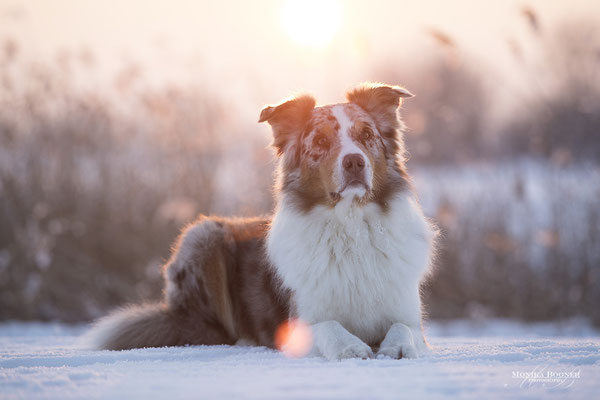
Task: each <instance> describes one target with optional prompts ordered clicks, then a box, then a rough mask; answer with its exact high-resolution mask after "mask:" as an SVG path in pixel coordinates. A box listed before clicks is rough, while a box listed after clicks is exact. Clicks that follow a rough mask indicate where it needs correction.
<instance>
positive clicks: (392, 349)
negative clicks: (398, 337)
mask: <svg viewBox="0 0 600 400" xmlns="http://www.w3.org/2000/svg"><path fill="white" fill-rule="evenodd" d="M377 356H378V357H379V356H384V357H390V358H393V359H399V358H417V357H419V352H418V351H417V348H416V347H415V346H414V345H412V344H410V343H405V344H400V345H396V346H389V347H384V348H381V349H379V351H378V352H377Z"/></svg>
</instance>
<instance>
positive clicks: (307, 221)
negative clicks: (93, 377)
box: [90, 83, 435, 360]
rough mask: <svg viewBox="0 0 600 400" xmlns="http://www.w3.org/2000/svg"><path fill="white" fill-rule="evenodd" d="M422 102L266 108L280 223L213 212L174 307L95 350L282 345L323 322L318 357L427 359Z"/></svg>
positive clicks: (169, 301)
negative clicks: (417, 113) (418, 134)
mask: <svg viewBox="0 0 600 400" xmlns="http://www.w3.org/2000/svg"><path fill="white" fill-rule="evenodd" d="M411 96H412V94H411V93H410V92H409V91H408V90H406V89H404V88H402V87H400V86H389V85H384V84H373V83H367V84H362V85H360V86H358V87H356V88H354V89H352V90H351V91H349V92H348V93H347V95H346V98H347V102H344V103H339V104H332V105H324V106H318V107H317V106H316V102H315V99H314V98H313V97H312V96H310V95H301V96H297V97H294V98H291V99H288V100H287V101H284V102H282V103H280V104H279V105H274V106H267V107H265V108H264V109H263V110H262V112H261V114H260V118H259V122H263V121H267V122H268V123H269V124H270V125H271V127H272V131H273V147H274V148H275V150H276V152H277V155H278V157H279V165H278V172H277V184H276V190H275V192H276V195H275V196H276V208H275V212H274V214H273V215H272V217H270V218H266V219H263V218H257V219H231V218H218V217H205V216H202V217H200V218H199V219H198V220H197V221H196V222H195V223H193V224H192V225H190V226H188V227H187V228H186V229H185V230H184V232H183V233H182V234H181V236H180V237H179V239H178V240H177V242H176V244H175V246H174V249H173V252H172V256H171V258H170V259H169V261H168V262H167V263H166V265H165V267H164V278H165V282H166V286H165V293H164V301H163V302H161V303H159V304H146V305H138V306H130V307H128V308H124V309H121V310H118V311H116V312H114V313H113V314H110V315H108V316H107V317H105V318H103V319H101V320H100V321H98V322H97V323H96V325H95V326H94V328H93V329H92V331H91V335H90V336H91V338H92V339H93V340H94V343H95V346H96V347H97V348H101V349H113V350H120V349H130V348H137V347H161V346H181V345H187V344H189V345H196V344H205V345H216V344H230V345H233V344H244V345H257V346H268V347H275V342H274V336H275V331H276V329H277V327H278V326H280V325H281V324H283V323H285V322H286V321H288V320H290V319H292V320H298V321H303V322H304V324H306V325H305V326H308V327H310V333H311V335H312V341H311V343H312V344H311V346H310V353H309V354H312V355H322V356H324V357H326V358H327V359H330V360H339V359H344V358H353V357H358V358H370V357H374V356H378V355H381V356H388V357H392V358H402V357H406V358H413V357H418V356H419V355H420V354H422V353H423V352H426V351H427V350H428V345H427V342H426V340H425V338H424V335H423V330H422V306H421V298H420V286H421V283H422V282H423V280H424V279H425V278H426V277H427V275H428V273H429V271H430V266H431V255H432V248H433V241H434V237H435V229H434V228H433V227H432V225H431V224H430V223H429V222H428V221H427V219H426V218H425V217H424V216H423V212H422V210H421V207H420V206H419V203H418V201H417V199H416V196H415V194H414V192H413V190H412V188H411V182H410V179H409V177H408V175H407V172H406V167H405V159H404V146H403V141H402V131H403V128H404V125H403V123H402V122H401V120H400V119H399V116H398V109H399V107H400V105H401V103H402V100H403V98H406V97H411Z"/></svg>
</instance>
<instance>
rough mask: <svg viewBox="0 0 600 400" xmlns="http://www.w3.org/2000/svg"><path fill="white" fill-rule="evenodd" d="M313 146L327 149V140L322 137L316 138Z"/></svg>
mask: <svg viewBox="0 0 600 400" xmlns="http://www.w3.org/2000/svg"><path fill="white" fill-rule="evenodd" d="M315 144H316V145H317V146H319V147H327V146H328V145H329V140H327V138H326V137H325V136H323V135H320V136H317V137H316V138H315Z"/></svg>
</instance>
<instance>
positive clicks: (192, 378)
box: [0, 319, 600, 399]
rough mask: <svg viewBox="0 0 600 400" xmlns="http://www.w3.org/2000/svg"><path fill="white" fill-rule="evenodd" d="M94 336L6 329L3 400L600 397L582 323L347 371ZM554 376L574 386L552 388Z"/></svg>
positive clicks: (594, 348)
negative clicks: (100, 340) (93, 339)
mask: <svg viewBox="0 0 600 400" xmlns="http://www.w3.org/2000/svg"><path fill="white" fill-rule="evenodd" d="M85 329H86V327H85V326H74V327H73V326H67V325H61V324H44V323H19V322H9V323H2V324H0V398H3V399H4V398H6V399H13V398H14V399H17V398H27V399H37V398H39V399H71V398H79V399H83V398H85V399H108V398H127V399H130V398H133V399H147V398H169V399H186V398H202V399H211V398H241V399H305V398H319V399H364V398H369V399H372V398H381V399H397V398H473V399H481V398H503V397H511V398H524V399H529V398H531V399H536V398H540V397H544V398H545V397H548V398H560V399H563V398H593V397H594V396H595V395H596V394H597V393H598V391H599V390H600V383H599V382H598V378H599V377H600V335H599V332H598V331H596V330H594V329H593V328H592V327H590V326H589V325H588V324H587V323H586V322H585V320H577V319H575V320H570V321H566V322H563V323H560V324H559V323H555V322H552V323H536V324H524V323H519V322H514V321H506V320H491V321H481V322H477V323H474V322H472V321H449V322H430V323H429V324H428V326H427V332H428V336H429V340H430V342H431V344H432V345H433V346H434V350H433V352H432V353H431V354H430V355H428V356H426V357H424V358H421V359H416V360H391V359H373V360H345V361H341V362H328V361H325V360H324V359H320V358H305V359H289V358H286V357H285V356H284V355H282V354H281V353H278V352H276V351H273V350H269V349H265V348H257V347H254V348H253V347H234V346H191V347H174V348H155V349H137V350H129V351H93V350H86V349H83V348H81V346H80V345H79V344H78V343H79V342H78V341H79V339H80V337H81V334H82V333H83V332H84V331H85ZM552 374H555V375H556V374H563V377H561V378H558V380H557V381H554V382H550V381H547V382H542V381H543V380H546V379H545V378H546V377H547V376H550V375H552ZM528 376H534V377H537V378H539V379H537V380H535V379H534V380H531V379H527V377H528ZM564 376H566V378H565V377H564Z"/></svg>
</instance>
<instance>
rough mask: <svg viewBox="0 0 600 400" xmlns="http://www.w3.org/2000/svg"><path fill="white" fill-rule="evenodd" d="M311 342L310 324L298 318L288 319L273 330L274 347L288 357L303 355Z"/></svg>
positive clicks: (309, 347) (310, 345)
mask: <svg viewBox="0 0 600 400" xmlns="http://www.w3.org/2000/svg"><path fill="white" fill-rule="evenodd" d="M312 343H313V338H312V330H311V329H310V326H309V325H308V324H307V323H306V322H303V321H301V320H299V319H290V320H287V321H285V322H284V323H282V324H281V325H279V327H278V328H277V331H276V332H275V347H277V349H279V350H280V351H282V352H283V354H285V355H286V356H288V357H291V358H298V357H304V356H305V355H306V354H308V352H309V351H310V349H311V347H312Z"/></svg>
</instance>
